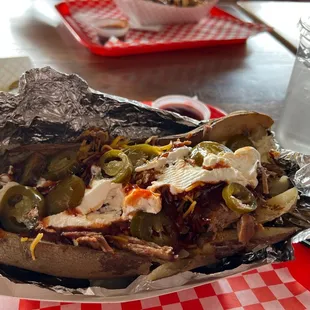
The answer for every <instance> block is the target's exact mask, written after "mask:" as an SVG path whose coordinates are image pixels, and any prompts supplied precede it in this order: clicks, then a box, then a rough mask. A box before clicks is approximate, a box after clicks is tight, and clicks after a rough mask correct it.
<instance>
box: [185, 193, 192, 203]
mask: <svg viewBox="0 0 310 310" xmlns="http://www.w3.org/2000/svg"><path fill="white" fill-rule="evenodd" d="M184 199H185V200H186V201H190V202H193V201H194V200H193V199H192V197H190V196H188V195H186V196H185V197H184Z"/></svg>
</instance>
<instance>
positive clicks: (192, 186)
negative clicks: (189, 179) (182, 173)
mask: <svg viewBox="0 0 310 310" xmlns="http://www.w3.org/2000/svg"><path fill="white" fill-rule="evenodd" d="M204 184H205V183H203V182H200V181H198V182H195V183H194V184H192V185H190V186H189V187H187V188H186V189H185V191H186V192H190V191H192V190H193V189H194V188H196V187H198V186H203V185H204Z"/></svg>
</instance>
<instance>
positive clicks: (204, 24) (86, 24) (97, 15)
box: [67, 0, 266, 49]
mask: <svg viewBox="0 0 310 310" xmlns="http://www.w3.org/2000/svg"><path fill="white" fill-rule="evenodd" d="M67 3H68V5H69V7H70V12H71V17H72V18H73V20H74V21H75V22H76V24H77V25H78V26H79V28H80V30H81V32H83V34H84V36H86V37H87V38H88V40H89V41H91V42H92V43H93V44H98V38H97V35H96V31H95V30H94V28H92V22H93V21H98V20H101V19H104V18H125V17H124V16H122V13H121V12H120V11H119V10H118V8H117V7H116V6H115V4H114V2H113V1H111V0H101V1H96V0H92V1H90V0H88V1H86V0H85V1H83V0H79V1H67ZM264 30H266V27H265V26H262V25H256V24H251V23H245V22H242V21H240V20H236V19H233V18H229V17H218V16H212V14H211V15H210V16H209V17H207V18H205V19H204V20H202V21H201V22H200V23H197V24H186V25H170V26H165V27H164V29H163V30H162V31H160V32H157V33H154V32H146V31H137V30H130V31H129V33H128V35H127V37H126V42H122V41H118V40H117V41H115V42H111V41H109V42H108V43H107V44H106V45H105V48H107V49H113V48H114V47H118V48H124V49H126V48H128V47H134V46H154V45H162V44H167V43H179V42H197V41H225V40H242V39H247V38H248V37H250V36H251V35H254V34H256V33H258V32H260V31H264Z"/></svg>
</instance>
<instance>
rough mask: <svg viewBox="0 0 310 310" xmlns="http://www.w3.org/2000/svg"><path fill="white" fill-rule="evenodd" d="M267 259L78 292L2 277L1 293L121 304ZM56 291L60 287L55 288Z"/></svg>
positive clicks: (222, 275)
mask: <svg viewBox="0 0 310 310" xmlns="http://www.w3.org/2000/svg"><path fill="white" fill-rule="evenodd" d="M271 262H272V260H268V262H267V261H266V260H263V261H260V262H257V263H253V264H250V265H246V264H243V265H240V266H239V267H237V268H234V269H232V270H226V271H223V272H219V273H215V274H209V275H205V274H200V273H194V272H190V271H187V272H183V273H180V274H177V275H174V276H171V277H168V278H165V279H161V280H157V281H154V282H152V283H149V282H148V283H147V284H146V283H145V281H144V280H145V276H140V277H139V278H137V279H136V280H135V281H134V282H132V283H131V284H130V285H129V286H128V287H127V288H125V289H114V290H111V289H105V288H102V287H89V288H87V289H85V290H84V289H77V290H73V291H74V292H72V293H69V292H68V291H66V292H63V288H62V287H59V293H57V292H55V291H52V290H49V289H45V288H41V287H38V286H37V285H34V284H20V283H14V282H12V281H10V280H8V279H7V278H5V277H2V276H1V277H0V294H1V295H3V296H11V297H18V298H24V299H32V300H45V301H64V302H87V303H98V302H107V303H120V302H127V301H133V300H141V299H145V298H150V297H156V296H159V295H164V294H169V293H173V292H179V291H182V290H186V289H189V288H194V287H196V286H199V285H202V284H207V283H212V282H214V281H217V280H219V279H222V278H226V277H230V276H233V275H236V274H240V273H242V272H245V271H249V270H251V269H255V268H258V267H260V266H263V265H266V263H271ZM53 289H54V290H56V289H57V287H54V288H53Z"/></svg>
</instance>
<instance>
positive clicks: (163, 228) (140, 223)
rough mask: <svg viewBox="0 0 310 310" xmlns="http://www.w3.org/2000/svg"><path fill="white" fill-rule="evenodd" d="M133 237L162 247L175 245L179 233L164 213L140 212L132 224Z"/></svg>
mask: <svg viewBox="0 0 310 310" xmlns="http://www.w3.org/2000/svg"><path fill="white" fill-rule="evenodd" d="M130 232H131V235H132V236H134V237H137V238H139V239H142V240H145V241H150V242H154V243H156V244H158V245H160V246H164V245H174V244H175V242H176V240H177V233H176V230H175V227H174V224H173V223H172V221H171V220H170V219H169V218H168V217H167V216H166V215H165V214H164V213H163V212H160V213H158V214H151V213H146V212H142V211H140V212H138V213H136V214H135V216H134V217H133V218H132V220H131V223H130Z"/></svg>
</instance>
